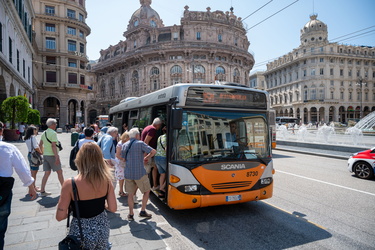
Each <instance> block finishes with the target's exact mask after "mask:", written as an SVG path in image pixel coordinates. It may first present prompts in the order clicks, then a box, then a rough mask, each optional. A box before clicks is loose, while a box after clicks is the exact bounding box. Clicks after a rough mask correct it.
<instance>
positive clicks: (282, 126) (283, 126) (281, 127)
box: [278, 125, 288, 140]
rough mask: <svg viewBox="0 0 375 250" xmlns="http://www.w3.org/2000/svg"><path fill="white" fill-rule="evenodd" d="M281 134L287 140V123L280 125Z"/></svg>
mask: <svg viewBox="0 0 375 250" xmlns="http://www.w3.org/2000/svg"><path fill="white" fill-rule="evenodd" d="M278 130H279V134H280V135H281V137H282V139H283V140H285V139H286V138H287V136H288V128H287V127H286V126H285V125H281V126H279V127H278Z"/></svg>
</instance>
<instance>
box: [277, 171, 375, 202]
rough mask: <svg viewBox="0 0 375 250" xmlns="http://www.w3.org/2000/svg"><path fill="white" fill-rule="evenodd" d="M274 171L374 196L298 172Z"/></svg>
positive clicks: (372, 194)
mask: <svg viewBox="0 0 375 250" xmlns="http://www.w3.org/2000/svg"><path fill="white" fill-rule="evenodd" d="M276 173H282V174H288V175H292V176H296V177H300V178H303V179H306V180H310V181H316V182H320V183H323V184H327V185H331V186H334V187H339V188H343V189H347V190H350V191H355V192H359V193H362V194H368V195H371V196H375V194H374V193H370V192H366V191H362V190H358V189H355V188H350V187H345V186H341V185H338V184H334V183H330V182H326V181H321V180H317V179H314V178H310V177H306V176H302V175H298V174H293V173H289V172H284V171H281V170H276Z"/></svg>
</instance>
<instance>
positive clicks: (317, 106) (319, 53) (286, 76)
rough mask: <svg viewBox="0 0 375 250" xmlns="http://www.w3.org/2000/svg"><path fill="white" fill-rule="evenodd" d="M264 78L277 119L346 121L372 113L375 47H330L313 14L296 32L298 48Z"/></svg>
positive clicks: (374, 106) (374, 104) (322, 26)
mask: <svg viewBox="0 0 375 250" xmlns="http://www.w3.org/2000/svg"><path fill="white" fill-rule="evenodd" d="M264 75H265V78H266V84H267V91H268V92H269V93H270V97H271V106H272V107H273V108H274V109H275V110H276V115H277V116H291V117H298V118H300V119H301V121H302V122H304V123H308V122H316V121H324V122H330V121H337V122H348V120H349V119H359V118H360V117H364V116H365V115H366V114H368V113H370V112H371V111H375V48H373V47H369V46H351V45H343V44H339V43H330V42H329V41H328V31H327V25H326V24H324V23H323V22H321V21H319V20H318V19H317V15H312V16H311V17H310V21H309V22H308V23H307V24H306V25H305V26H304V27H303V28H302V29H301V45H300V46H299V47H298V48H296V49H294V50H293V51H292V52H290V53H288V54H286V55H283V56H281V57H280V58H278V59H277V60H275V61H273V62H271V63H269V64H267V71H266V72H265V73H264Z"/></svg>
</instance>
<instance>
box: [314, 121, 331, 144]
mask: <svg viewBox="0 0 375 250" xmlns="http://www.w3.org/2000/svg"><path fill="white" fill-rule="evenodd" d="M335 134H336V133H335V128H334V127H332V126H327V125H326V124H325V123H324V125H323V126H320V127H319V128H318V133H317V134H316V136H317V138H318V140H319V139H321V140H322V141H323V142H325V143H328V140H329V139H330V138H331V137H332V136H334V135H335Z"/></svg>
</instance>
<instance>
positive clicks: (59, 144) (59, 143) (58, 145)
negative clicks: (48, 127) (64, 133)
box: [44, 131, 63, 151]
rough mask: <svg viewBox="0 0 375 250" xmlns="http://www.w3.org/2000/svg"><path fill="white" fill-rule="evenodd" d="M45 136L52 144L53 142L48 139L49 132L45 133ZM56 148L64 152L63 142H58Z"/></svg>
mask: <svg viewBox="0 0 375 250" xmlns="http://www.w3.org/2000/svg"><path fill="white" fill-rule="evenodd" d="M44 136H45V137H46V139H47V141H48V142H49V143H51V144H52V142H51V141H50V140H49V139H48V137H47V132H46V131H45V132H44ZM56 147H57V148H58V149H59V151H62V150H63V147H62V146H61V142H60V141H57V143H56Z"/></svg>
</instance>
